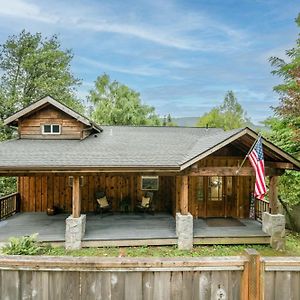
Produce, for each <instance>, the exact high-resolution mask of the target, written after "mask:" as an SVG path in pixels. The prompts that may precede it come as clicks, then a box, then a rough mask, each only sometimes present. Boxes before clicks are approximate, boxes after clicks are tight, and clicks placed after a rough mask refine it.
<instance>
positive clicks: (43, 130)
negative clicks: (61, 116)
mask: <svg viewBox="0 0 300 300" xmlns="http://www.w3.org/2000/svg"><path fill="white" fill-rule="evenodd" d="M41 126H42V134H45V135H48V134H49V135H60V134H61V125H60V124H55V123H54V124H48V123H47V124H42V125H41ZM45 126H50V130H51V132H45ZM53 126H58V128H59V132H53Z"/></svg>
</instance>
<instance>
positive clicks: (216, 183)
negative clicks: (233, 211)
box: [208, 176, 223, 201]
mask: <svg viewBox="0 0 300 300" xmlns="http://www.w3.org/2000/svg"><path fill="white" fill-rule="evenodd" d="M222 195H223V184H222V177H217V176H214V177H209V179H208V197H209V200H210V201H222Z"/></svg>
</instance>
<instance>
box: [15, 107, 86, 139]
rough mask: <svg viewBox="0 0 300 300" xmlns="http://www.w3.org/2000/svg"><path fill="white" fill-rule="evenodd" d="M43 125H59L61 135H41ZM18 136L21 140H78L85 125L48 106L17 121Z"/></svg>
mask: <svg viewBox="0 0 300 300" xmlns="http://www.w3.org/2000/svg"><path fill="white" fill-rule="evenodd" d="M43 124H59V125H61V134H59V135H57V134H55V135H51V134H42V125H43ZM18 126H19V135H20V137H21V138H23V139H24V138H30V139H33V138H36V139H80V138H82V137H83V131H82V130H83V129H84V128H86V125H84V124H82V123H81V122H79V121H77V120H76V119H74V118H72V117H71V116H69V115H67V114H66V113H64V112H62V111H60V110H58V109H57V108H54V107H53V106H51V105H48V106H46V107H44V108H42V109H40V110H38V111H36V112H34V113H33V114H31V115H29V116H25V117H23V118H22V119H20V120H19V125H18Z"/></svg>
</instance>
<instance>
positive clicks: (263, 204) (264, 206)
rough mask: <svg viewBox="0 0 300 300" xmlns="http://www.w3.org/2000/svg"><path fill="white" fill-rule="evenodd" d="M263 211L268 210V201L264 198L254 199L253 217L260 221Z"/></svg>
mask: <svg viewBox="0 0 300 300" xmlns="http://www.w3.org/2000/svg"><path fill="white" fill-rule="evenodd" d="M263 212H270V203H269V201H266V200H260V199H255V219H256V220H257V221H259V222H262V214H263Z"/></svg>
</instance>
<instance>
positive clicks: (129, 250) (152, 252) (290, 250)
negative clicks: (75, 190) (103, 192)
mask: <svg viewBox="0 0 300 300" xmlns="http://www.w3.org/2000/svg"><path fill="white" fill-rule="evenodd" d="M247 248H253V249H256V250H257V251H258V252H259V253H260V254H261V255H263V256H300V234H299V233H294V232H289V233H288V234H287V238H286V250H284V251H276V250H274V249H272V248H271V247H270V246H268V245H211V246H202V245H201V246H194V248H193V250H191V251H183V250H178V249H177V247H176V246H162V247H158V246H141V247H103V248H83V249H80V250H72V251H70V250H69V251H68V250H65V249H64V248H63V247H48V248H47V247H46V248H45V251H44V255H54V256H66V255H69V256H98V257H119V256H120V257H199V256H235V255H242V254H243V252H244V250H245V249H247Z"/></svg>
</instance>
